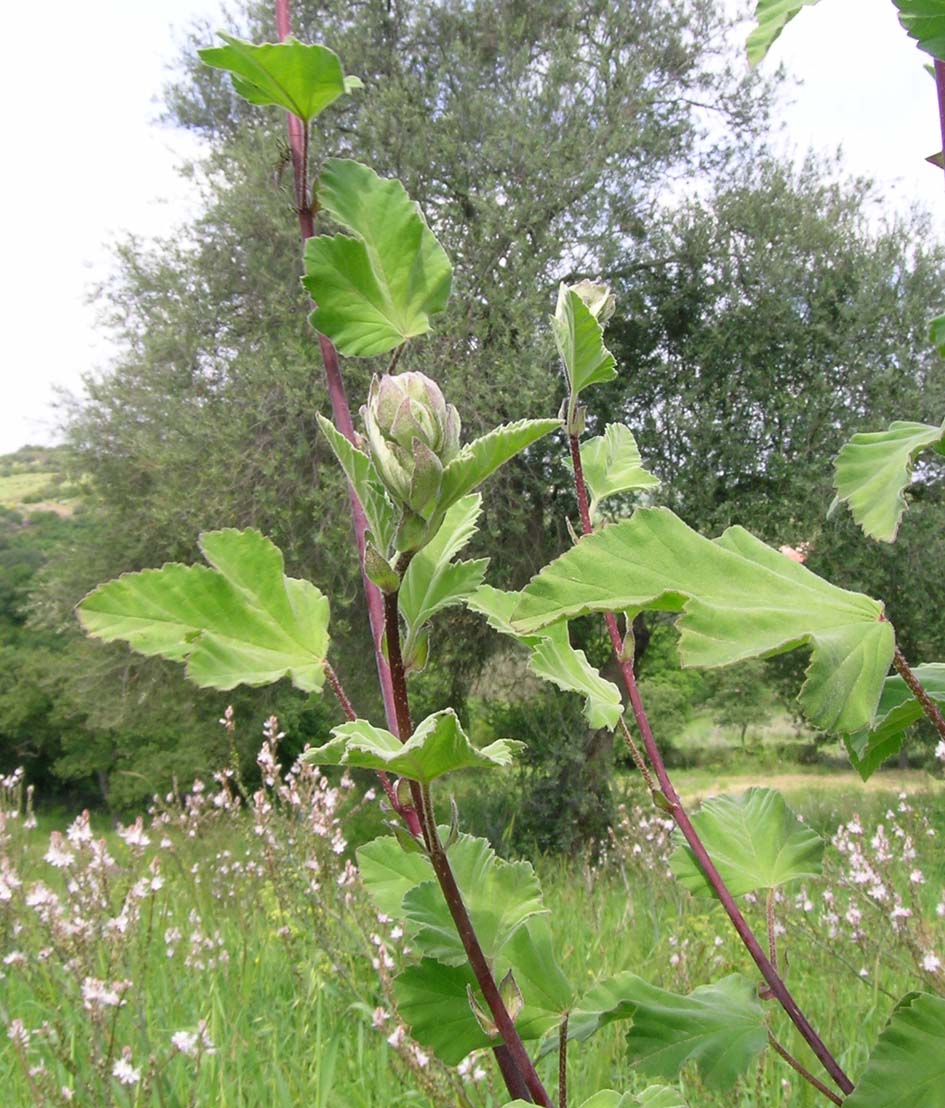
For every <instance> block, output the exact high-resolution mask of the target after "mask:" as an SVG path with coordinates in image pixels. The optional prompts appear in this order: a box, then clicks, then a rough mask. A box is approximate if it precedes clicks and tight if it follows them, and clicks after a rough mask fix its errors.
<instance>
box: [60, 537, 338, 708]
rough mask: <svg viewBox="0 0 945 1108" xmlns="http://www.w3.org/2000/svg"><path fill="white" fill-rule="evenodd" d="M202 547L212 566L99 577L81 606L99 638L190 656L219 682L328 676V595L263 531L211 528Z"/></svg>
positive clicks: (310, 680) (204, 676)
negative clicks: (293, 569) (287, 561)
mask: <svg viewBox="0 0 945 1108" xmlns="http://www.w3.org/2000/svg"><path fill="white" fill-rule="evenodd" d="M200 547H201V550H202V551H203V553H204V556H205V557H206V559H207V561H208V562H209V563H210V564H211V566H213V567H214V568H213V569H207V568H206V567H205V566H184V565H179V564H177V563H171V564H169V565H166V566H164V567H163V568H162V569H146V570H143V571H142V572H140V573H126V574H124V575H123V576H121V577H119V578H118V579H117V580H115V581H110V582H108V583H107V584H105V585H99V587H98V588H97V589H95V590H94V591H93V592H91V593H89V595H88V596H87V597H85V599H84V600H82V601H81V603H80V604H79V606H78V609H77V611H78V616H79V621H80V623H81V624H82V626H83V627H84V628H85V630H86V631H87V632H88V633H89V634H90V635H94V636H95V637H96V638H100V639H104V640H105V641H106V642H112V641H113V640H115V639H123V640H124V641H125V642H127V643H128V644H129V645H130V646H131V648H132V649H133V650H137V651H138V653H140V654H148V655H159V656H160V657H162V658H170V659H171V660H172V661H175V662H184V661H186V663H187V676H188V677H189V678H190V679H191V680H192V681H194V682H195V683H196V684H198V685H201V686H203V687H209V688H214V689H232V688H233V687H234V686H235V685H268V684H271V683H272V682H274V681H278V680H279V679H280V678H281V677H289V678H290V679H291V681H292V683H293V684H294V685H295V686H296V687H297V688H300V689H304V690H305V691H306V692H318V691H319V690H320V689H321V687H322V683H323V681H324V676H325V674H324V665H325V655H326V653H327V650H328V599H327V598H326V597H324V596H323V595H322V594H321V593H320V592H319V591H318V589H317V588H315V586H314V585H312V584H310V583H309V582H308V581H301V580H298V579H296V578H294V577H286V576H285V574H284V569H285V567H284V564H283V560H282V553H281V552H280V550H279V549H278V547H276V546H274V545H273V544H272V543H271V542H270V541H269V540H268V539H267V538H264V537H263V536H262V535H261V534H260V533H259V532H258V531H253V530H249V531H235V530H232V529H228V530H225V531H209V532H206V533H205V534H203V535H201V537H200Z"/></svg>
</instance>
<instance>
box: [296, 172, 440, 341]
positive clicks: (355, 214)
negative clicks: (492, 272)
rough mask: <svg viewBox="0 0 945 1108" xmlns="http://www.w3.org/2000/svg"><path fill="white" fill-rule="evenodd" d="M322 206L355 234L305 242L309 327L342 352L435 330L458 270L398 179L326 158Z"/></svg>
mask: <svg viewBox="0 0 945 1108" xmlns="http://www.w3.org/2000/svg"><path fill="white" fill-rule="evenodd" d="M318 203H319V206H320V207H321V208H322V209H324V210H325V211H326V212H328V213H329V214H330V215H331V216H332V217H333V218H334V219H335V220H336V221H337V222H338V223H339V224H340V225H341V226H342V227H344V228H345V229H346V230H348V231H350V232H351V234H350V235H345V234H338V235H331V236H328V235H321V236H316V237H315V238H310V239H309V240H308V241H307V242H306V244H305V276H304V277H303V278H302V284H303V285H304V286H305V287H306V289H308V291H309V293H310V294H311V296H312V299H313V300H314V301H315V303H316V304H317V305H318V306H317V307H316V309H315V311H314V312H312V315H311V317H310V318H311V321H312V326H313V327H315V328H316V329H317V330H318V331H320V332H321V333H322V334H323V335H326V336H327V337H328V338H329V339H331V341H332V342H333V343H334V344H335V346H336V347H337V348H338V350H339V351H341V353H342V354H351V355H357V356H361V357H367V356H369V355H372V354H383V353H385V352H387V351H389V350H392V349H393V348H394V347H395V346H399V345H400V344H401V343H403V342H406V341H407V340H408V339H411V338H416V337H417V336H418V335H424V334H426V333H427V332H428V331H429V330H430V317H431V316H434V315H436V314H438V313H439V312H442V311H443V309H444V308H445V307H446V302H447V300H448V299H449V294H450V282H451V280H452V273H453V267H452V266H451V265H450V261H449V258H448V257H447V256H446V252H445V251H444V250H443V247H442V246H440V244H439V243H438V242H437V240H436V236H435V235H434V234H433V232H432V231H431V230H430V228H429V227H428V226H427V223H426V220H425V219H424V218H423V213H422V212H421V211H420V207H419V205H417V204H416V203H414V202H413V201H412V200H411V199H410V198H409V197H408V196H407V193H406V191H405V190H404V187H403V185H402V184H401V183H400V181H397V180H391V179H387V178H383V177H379V176H378V175H377V174H376V173H375V172H374V171H373V170H372V169H369V168H368V167H367V166H365V165H361V164H360V163H359V162H355V161H351V160H349V159H347V158H329V159H328V161H326V162H325V165H324V168H323V169H322V173H321V177H320V179H319V184H318Z"/></svg>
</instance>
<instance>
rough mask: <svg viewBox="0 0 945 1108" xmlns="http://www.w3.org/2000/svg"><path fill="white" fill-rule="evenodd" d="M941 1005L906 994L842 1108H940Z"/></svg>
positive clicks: (944, 1038)
mask: <svg viewBox="0 0 945 1108" xmlns="http://www.w3.org/2000/svg"><path fill="white" fill-rule="evenodd" d="M943 1089H945V1000H943V999H942V998H941V997H940V996H929V995H928V994H927V993H910V994H909V995H908V996H907V997H905V998H904V999H903V1000H902V1001H900V1003H899V1005H898V1006H897V1007H896V1009H895V1011H894V1012H893V1014H892V1017H891V1019H890V1020H889V1023H887V1024H886V1027H885V1028H884V1029H883V1032H882V1034H881V1035H880V1036H879V1041H878V1042H877V1044H876V1046H875V1047H874V1048H873V1053H872V1054H871V1055H870V1060H869V1062H867V1064H866V1070H865V1071H864V1073H863V1075H862V1076H861V1077H860V1080H859V1081H858V1082H857V1083H856V1088H855V1089H854V1090H853V1092H852V1093H851V1094H850V1095H849V1096H848V1097H847V1099H846V1100H845V1101H844V1102H843V1103H844V1106H845V1108H942V1104H943V1093H942V1090H943Z"/></svg>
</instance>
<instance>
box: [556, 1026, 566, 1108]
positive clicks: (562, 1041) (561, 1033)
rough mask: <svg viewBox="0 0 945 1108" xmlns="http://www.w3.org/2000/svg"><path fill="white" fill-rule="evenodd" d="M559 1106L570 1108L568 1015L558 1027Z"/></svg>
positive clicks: (559, 1107) (560, 1107)
mask: <svg viewBox="0 0 945 1108" xmlns="http://www.w3.org/2000/svg"><path fill="white" fill-rule="evenodd" d="M558 1108H568V1017H567V1015H565V1017H564V1019H563V1020H562V1021H561V1025H560V1026H559V1027H558Z"/></svg>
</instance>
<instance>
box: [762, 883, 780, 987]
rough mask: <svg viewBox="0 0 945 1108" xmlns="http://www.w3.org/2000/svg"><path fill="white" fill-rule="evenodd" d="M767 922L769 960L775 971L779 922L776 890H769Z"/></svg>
mask: <svg viewBox="0 0 945 1108" xmlns="http://www.w3.org/2000/svg"><path fill="white" fill-rule="evenodd" d="M765 920H766V922H767V924H768V958H769V959H770V961H771V964H772V966H774V968H775V970H777V968H778V936H777V933H776V930H775V929H776V927H777V920H776V919H775V918H774V889H768V896H767V898H766V900H765Z"/></svg>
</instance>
